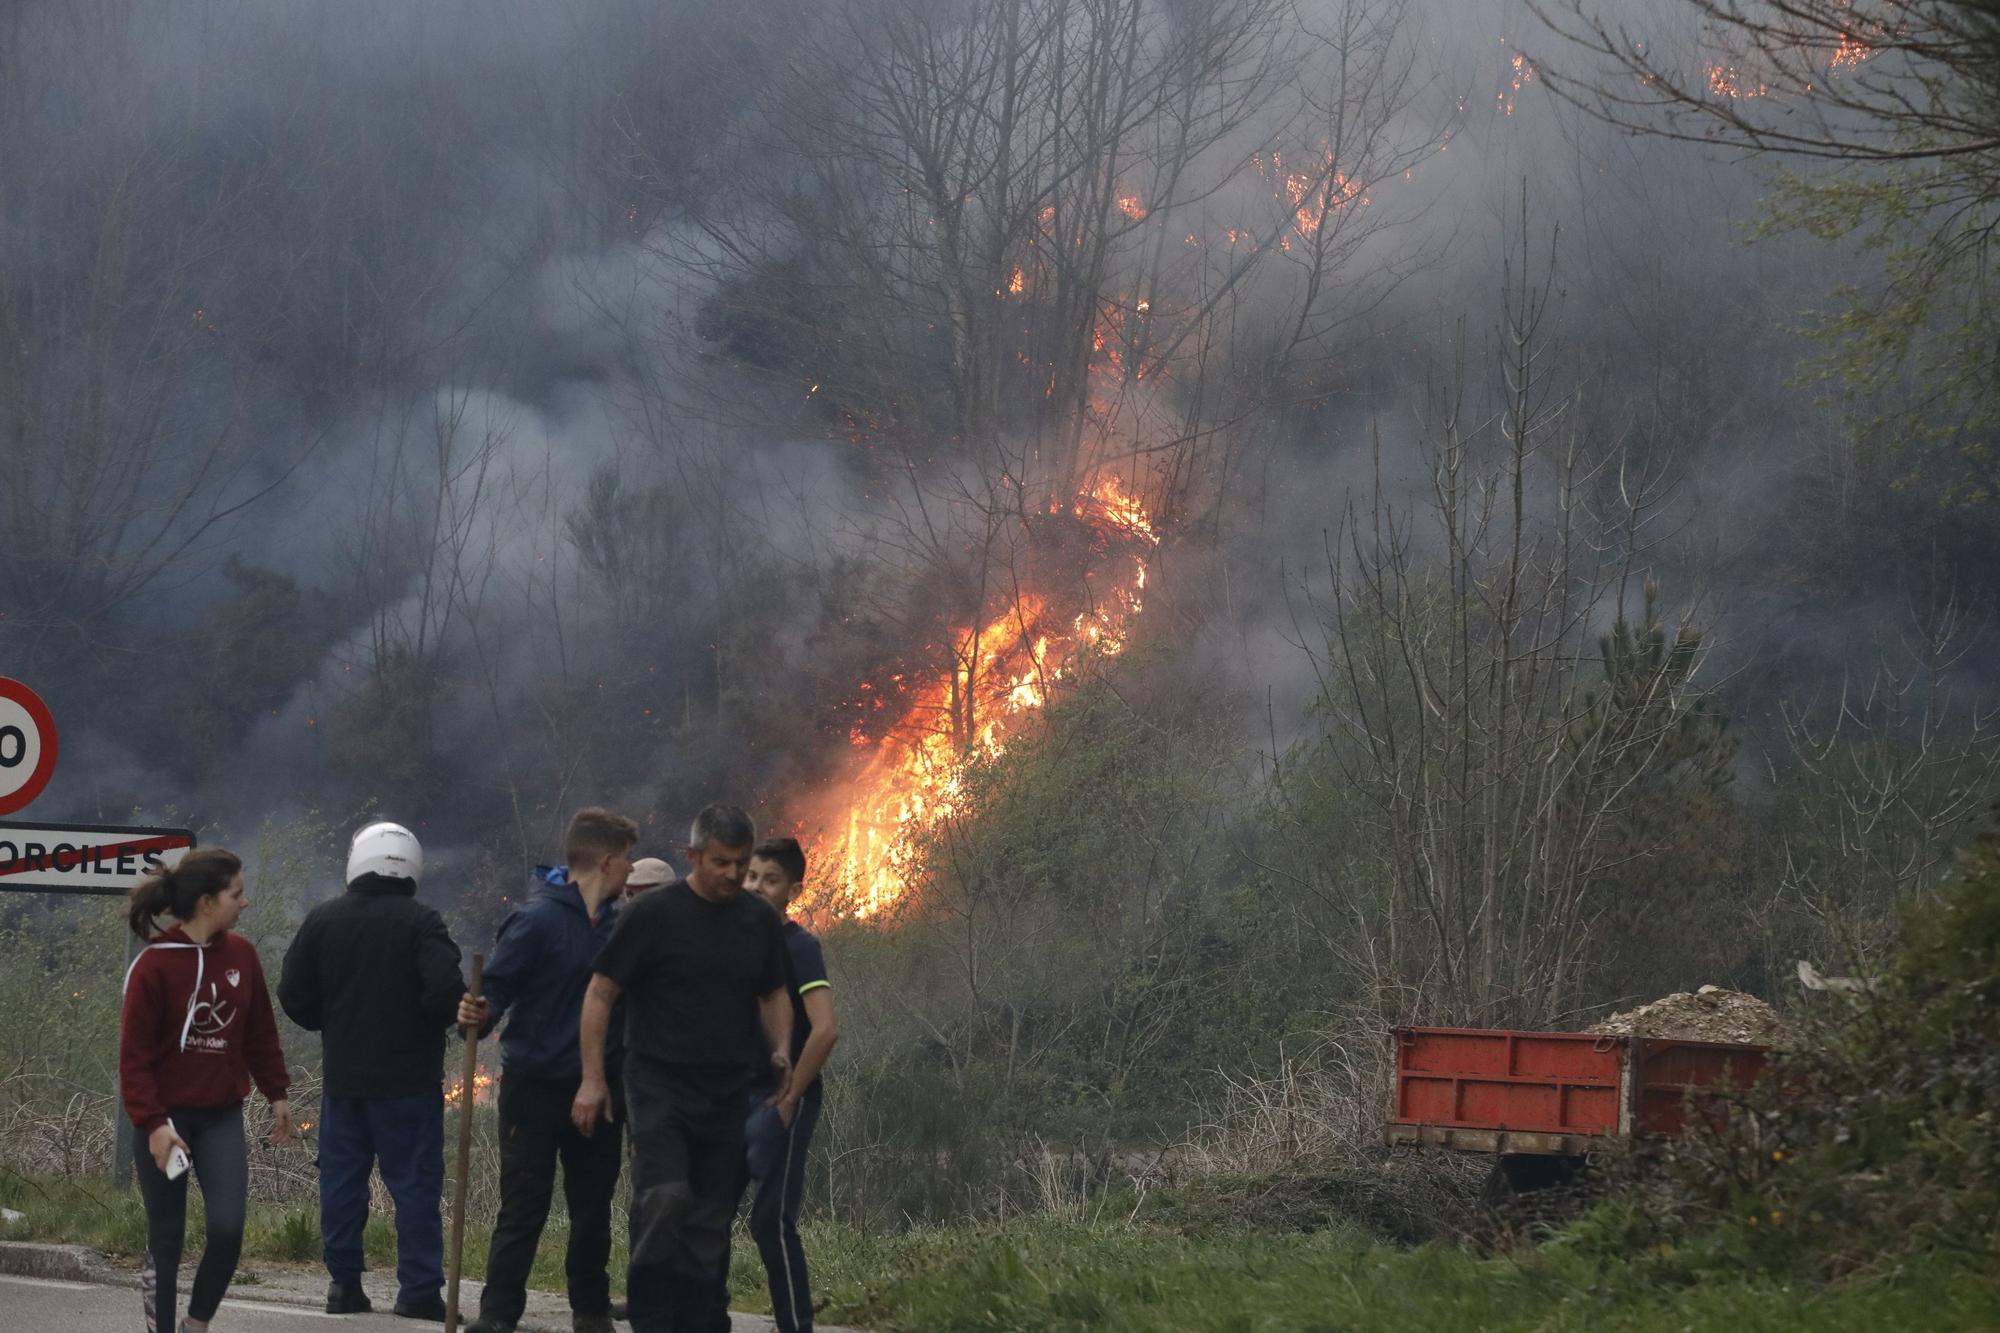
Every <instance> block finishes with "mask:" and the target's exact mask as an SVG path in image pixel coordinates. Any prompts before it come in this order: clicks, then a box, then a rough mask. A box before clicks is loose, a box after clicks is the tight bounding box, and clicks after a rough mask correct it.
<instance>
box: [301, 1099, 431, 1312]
mask: <svg viewBox="0 0 2000 1333" xmlns="http://www.w3.org/2000/svg"><path fill="white" fill-rule="evenodd" d="M370 1167H380V1168H381V1171H382V1183H383V1184H384V1185H385V1186H387V1187H388V1190H389V1197H390V1199H391V1200H393V1201H394V1202H395V1205H396V1282H397V1287H398V1290H397V1294H396V1299H397V1300H398V1301H421V1300H428V1299H429V1298H431V1297H433V1296H436V1295H437V1294H438V1293H439V1291H440V1290H441V1289H442V1288H443V1287H444V1220H443V1214H442V1212H441V1211H440V1210H441V1207H442V1203H443V1199H444V1092H443V1090H442V1089H441V1088H440V1089H434V1090H432V1091H430V1092H424V1093H419V1094H418V1095H417V1096H414V1097H325V1098H322V1099H321V1100H320V1107H319V1232H320V1239H321V1241H322V1242H323V1243H324V1245H325V1248H326V1271H327V1273H328V1274H329V1275H330V1276H331V1277H332V1278H333V1280H334V1281H336V1282H355V1283H358V1282H359V1281H360V1280H361V1270H362V1269H363V1267H365V1265H364V1264H363V1262H362V1260H363V1255H362V1249H361V1233H362V1229H363V1228H364V1227H366V1226H367V1225H368V1171H369V1168H370Z"/></svg>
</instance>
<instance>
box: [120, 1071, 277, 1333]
mask: <svg viewBox="0 0 2000 1333" xmlns="http://www.w3.org/2000/svg"><path fill="white" fill-rule="evenodd" d="M167 1118H168V1119H170V1120H172V1121H173V1122H174V1130H175V1132H176V1133H178V1134H179V1135H180V1136H181V1137H182V1138H183V1139H185V1140H186V1141H187V1146H188V1157H189V1158H190V1159H192V1160H193V1162H194V1169H193V1170H192V1171H189V1172H187V1173H186V1174H184V1175H182V1176H181V1178H180V1179H179V1180H168V1179H167V1176H166V1173H165V1172H164V1171H162V1170H160V1168H159V1167H158V1166H156V1165H154V1163H153V1154H152V1153H151V1152H149V1151H148V1150H147V1146H146V1140H145V1138H144V1137H143V1136H142V1137H141V1138H140V1140H139V1143H138V1151H137V1152H136V1153H134V1154H133V1158H134V1161H133V1168H134V1170H135V1171H137V1173H138V1176H139V1198H140V1200H141V1201H142V1202H144V1204H145V1205H146V1262H145V1265H144V1267H143V1268H142V1269H141V1271H140V1273H139V1291H140V1298H141V1299H142V1300H143V1301H144V1302H145V1304H146V1327H147V1329H149V1330H155V1331H156V1333H174V1330H175V1329H176V1328H178V1327H180V1326H179V1325H178V1324H176V1323H175V1322H174V1319H175V1313H174V1309H175V1304H176V1302H178V1300H179V1299H180V1274H181V1248H182V1246H183V1245H184V1244H185V1242H186V1239H187V1197H188V1177H189V1176H192V1177H194V1178H195V1179H196V1180H197V1181H199V1182H200V1183H201V1206H202V1212H203V1214H204V1215H205V1216H206V1217H207V1219H208V1237H207V1239H206V1240H205V1241H204V1242H203V1245H202V1250H201V1264H200V1266H199V1267H197V1268H196V1269H195V1270H194V1289H193V1290H192V1291H190V1292H189V1293H188V1309H187V1317H188V1318H190V1319H199V1320H201V1321H202V1322H203V1323H206V1322H207V1321H208V1320H210V1319H212V1318H214V1317H215V1307H216V1306H218V1305H220V1304H222V1293H223V1292H225V1291H228V1290H229V1279H230V1278H232V1277H234V1276H236V1258H237V1256H238V1255H239V1254H241V1253H242V1251H243V1215H244V1211H245V1209H246V1208H247V1207H248V1200H249V1197H250V1155H249V1153H248V1152H247V1151H246V1150H245V1149H244V1146H243V1106H242V1104H241V1103H238V1104H237V1105H235V1106H223V1107H210V1108H207V1109H205V1110H190V1109H188V1108H186V1107H181V1108H177V1109H174V1110H171V1111H169V1112H168V1113H167Z"/></svg>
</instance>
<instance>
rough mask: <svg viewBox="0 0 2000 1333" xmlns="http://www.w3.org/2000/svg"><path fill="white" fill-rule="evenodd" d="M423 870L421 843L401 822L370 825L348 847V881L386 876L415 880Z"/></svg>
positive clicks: (422, 847)
mask: <svg viewBox="0 0 2000 1333" xmlns="http://www.w3.org/2000/svg"><path fill="white" fill-rule="evenodd" d="M423 873H424V845H423V844H422V843H420V842H418V841H417V835H416V834H414V833H412V832H410V831H409V830H408V829H406V828H404V827H403V826H402V825H401V824H390V823H380V824H370V825H368V826H367V827H366V828H364V829H362V830H361V831H360V832H359V833H357V834H355V835H354V841H353V842H352V843H350V844H349V845H348V848H347V882H348V883H349V884H352V883H353V882H354V881H355V880H357V879H360V878H361V877H362V876H363V875H386V876H388V877H389V878H391V879H407V880H410V881H411V882H413V883H414V882H415V881H416V880H417V879H419V878H421V877H422V875H423Z"/></svg>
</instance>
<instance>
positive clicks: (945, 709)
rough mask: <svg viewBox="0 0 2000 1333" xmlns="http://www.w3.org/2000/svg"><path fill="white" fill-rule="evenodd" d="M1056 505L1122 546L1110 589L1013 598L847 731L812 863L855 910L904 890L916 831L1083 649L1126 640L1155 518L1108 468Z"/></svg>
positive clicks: (943, 811)
mask: <svg viewBox="0 0 2000 1333" xmlns="http://www.w3.org/2000/svg"><path fill="white" fill-rule="evenodd" d="M1065 507H1066V508H1068V510H1069V511H1070V513H1071V514H1073V515H1074V516H1075V517H1076V518H1077V519H1079V520H1081V521H1083V522H1084V523H1086V524H1088V525H1089V526H1090V527H1091V528H1093V529H1094V530H1096V531H1098V532H1100V533H1103V534H1105V535H1106V536H1108V537H1111V538H1114V539H1116V542H1115V544H1116V545H1118V546H1119V547H1121V548H1123V550H1122V551H1121V554H1122V555H1123V557H1124V559H1123V561H1120V560H1114V561H1112V562H1111V567H1112V568H1113V569H1116V570H1118V571H1119V572H1117V573H1116V574H1115V575H1114V576H1113V577H1112V578H1111V579H1110V580H1109V584H1110V586H1109V587H1108V589H1107V590H1105V591H1103V592H1102V593H1100V594H1099V595H1097V596H1095V597H1094V598H1093V599H1092V601H1091V603H1090V604H1089V605H1087V606H1085V607H1084V609H1083V610H1081V611H1078V612H1076V613H1075V614H1073V615H1065V614H1064V612H1063V611H1062V610H1061V609H1059V608H1058V607H1057V606H1055V605H1054V604H1053V603H1052V602H1051V600H1050V599H1048V598H1046V597H1043V596H1041V595H1039V594H1036V593H1032V592H1023V593H1021V594H1019V595H1018V596H1017V597H1016V598H1015V600H1014V602H1013V604H1012V605H1011V606H1009V607H1008V608H1007V609H1006V612H1005V614H1004V615H1002V616H1000V617H999V618H997V619H995V620H993V621H992V622H990V623H988V624H987V625H985V626H983V627H980V628H978V629H977V630H976V631H975V630H974V628H973V627H971V626H962V627H960V628H959V629H958V630H957V631H955V633H954V640H953V644H952V648H953V653H952V656H953V660H954V663H955V665H954V666H953V668H952V669H951V670H949V671H946V672H943V673H940V674H939V675H938V676H937V677H935V678H934V679H930V680H927V681H922V682H919V683H918V684H917V685H916V686H915V687H914V688H908V689H906V690H905V693H904V699H905V700H906V702H905V703H904V704H903V705H902V707H901V712H900V715H899V716H897V717H896V719H895V720H894V721H893V722H892V723H891V724H890V725H889V726H888V727H887V728H886V729H885V730H882V731H879V732H871V730H870V729H867V728H857V729H855V730H854V731H853V732H851V733H850V735H849V740H850V741H851V742H852V743H853V744H854V746H855V747H856V748H857V750H860V751H862V752H863V753H864V754H865V758H862V759H861V760H860V761H859V768H858V771H856V772H855V773H854V774H853V776H852V777H851V778H850V779H849V780H848V781H847V782H845V783H844V784H843V790H844V792H845V799H844V804H845V809H844V811H843V812H842V813H841V814H840V815H839V817H838V818H837V819H836V820H834V821H832V822H833V827H832V828H831V829H830V830H829V835H828V837H827V839H826V841H825V843H824V845H823V846H822V848H820V849H818V851H817V855H816V859H817V860H819V862H820V864H821V865H823V866H826V867H827V871H826V874H827V875H828V876H829V877H830V878H831V879H832V880H833V881H835V882H838V883H841V884H843V885H845V887H846V889H847V892H848V894H849V897H848V899H847V901H846V902H845V903H843V904H842V905H843V907H844V908H845V909H846V910H847V911H849V912H851V913H852V914H853V915H854V916H857V917H870V916H874V915H875V914H877V913H879V912H881V911H882V910H883V909H884V908H887V907H889V906H890V905H892V904H894V903H895V902H897V901H898V900H899V899H901V898H902V897H903V896H904V894H905V892H906V890H907V886H908V876H909V874H910V872H911V869H912V861H913V858H914V856H915V853H916V840H917V837H918V835H919V834H920V833H921V832H922V831H923V829H924V828H925V827H927V826H928V825H930V824H931V823H933V822H934V821H936V820H937V819H939V818H941V817H944V816H948V815H950V814H951V813H953V812H954V811H956V810H957V809H958V808H959V802H960V800H961V799H962V798H963V795H964V788H965V777H966V773H967V770H968V769H969V767H970V766H971V765H972V764H973V763H974V762H976V761H978V760H980V759H992V758H996V757H998V756H999V755H1001V754H1003V753H1004V752H1005V751H1006V748H1007V745H1008V742H1009V741H1010V740H1011V739H1012V738H1013V737H1014V736H1016V735H1017V734H1018V733H1019V730H1020V728H1021V726H1022V725H1023V723H1024V722H1026V721H1027V720H1028V719H1029V718H1030V717H1032V716H1033V715H1034V714H1035V713H1037V712H1038V711H1039V710H1040V709H1042V708H1044V707H1046V706H1047V704H1048V702H1049V698H1050V695H1051V693H1052V691H1053V689H1054V687H1055V686H1056V685H1057V684H1058V683H1059V682H1061V681H1064V680H1066V679H1069V678H1072V677H1074V676H1075V675H1076V674H1077V673H1078V671H1080V670H1081V669H1082V667H1083V666H1084V664H1085V663H1086V662H1087V661H1088V660H1089V659H1090V658H1091V657H1092V656H1097V657H1115V656H1117V655H1118V654H1119V653H1121V652H1123V651H1124V650H1125V647H1126V646H1127V644H1128V643H1129V642H1130V641H1131V635H1132V630H1133V622H1134V621H1135V620H1136V619H1137V618H1138V616H1139V615H1140V613H1141V612H1142V611H1143V610H1144V606H1145V603H1144V594H1145V587H1146V561H1145V557H1144V555H1143V554H1139V553H1138V552H1141V551H1145V550H1149V549H1150V548H1151V547H1153V546H1156V545H1157V544H1158V543H1159V540H1160V538H1159V533H1158V531H1157V530H1156V529H1155V527H1154V524H1153V519H1152V516H1151V514H1149V513H1148V512H1147V509H1146V506H1145V505H1144V503H1142V502H1141V501H1140V500H1139V498H1138V497H1136V496H1134V495H1133V494H1131V493H1130V492H1129V491H1127V490H1126V489H1125V487H1124V485H1123V483H1121V482H1120V481H1119V479H1118V478H1117V477H1114V476H1109V475H1107V476H1104V477H1101V478H1100V479H1099V480H1098V481H1097V482H1096V483H1095V484H1093V485H1092V486H1090V487H1088V488H1087V489H1085V490H1084V491H1083V492H1082V493H1081V494H1079V495H1077V496H1076V497H1075V498H1074V499H1073V500H1072V501H1071V502H1070V503H1069V504H1068V505H1067V506H1064V505H1063V504H1062V502H1061V501H1060V500H1058V501H1056V502H1055V503H1054V504H1053V506H1052V509H1053V510H1055V511H1058V512H1059V511H1061V510H1062V509H1063V508H1065ZM1125 562H1129V563H1125ZM864 688H866V687H865V686H864ZM966 701H970V704H971V708H970V710H969V715H970V716H971V717H972V718H973V719H974V722H973V730H972V734H971V735H969V736H962V735H959V734H956V733H957V730H958V729H957V727H956V726H955V725H954V722H953V719H954V718H955V717H960V716H965V715H967V710H966V709H965V708H964V704H965V703H966ZM880 703H881V701H880V700H879V699H877V700H876V704H877V706H879V705H880Z"/></svg>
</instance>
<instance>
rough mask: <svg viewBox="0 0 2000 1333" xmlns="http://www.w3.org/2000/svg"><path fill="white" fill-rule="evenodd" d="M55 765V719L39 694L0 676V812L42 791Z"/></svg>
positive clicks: (9, 811) (7, 812) (16, 807)
mask: <svg viewBox="0 0 2000 1333" xmlns="http://www.w3.org/2000/svg"><path fill="white" fill-rule="evenodd" d="M55 767H56V720H55V719H54V718H53V717H51V716H50V715H49V706H48V705H47V704H45V703H43V702H42V697H41V696H40V695H39V694H36V693H35V692H34V691H33V690H31V689H29V688H28V687H27V686H26V685H24V684H22V683H21V682H20V681H18V680H9V679H8V678H7V677H5V676H0V815H11V814H13V813H14V812H15V811H16V810H19V809H20V808H21V807H22V806H24V805H27V804H28V803H29V802H30V801H32V800H34V799H35V798H36V797H37V796H40V795H41V794H42V789H43V788H44V787H46V786H48V785H49V776H50V775H51V774H52V773H54V772H55Z"/></svg>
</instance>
